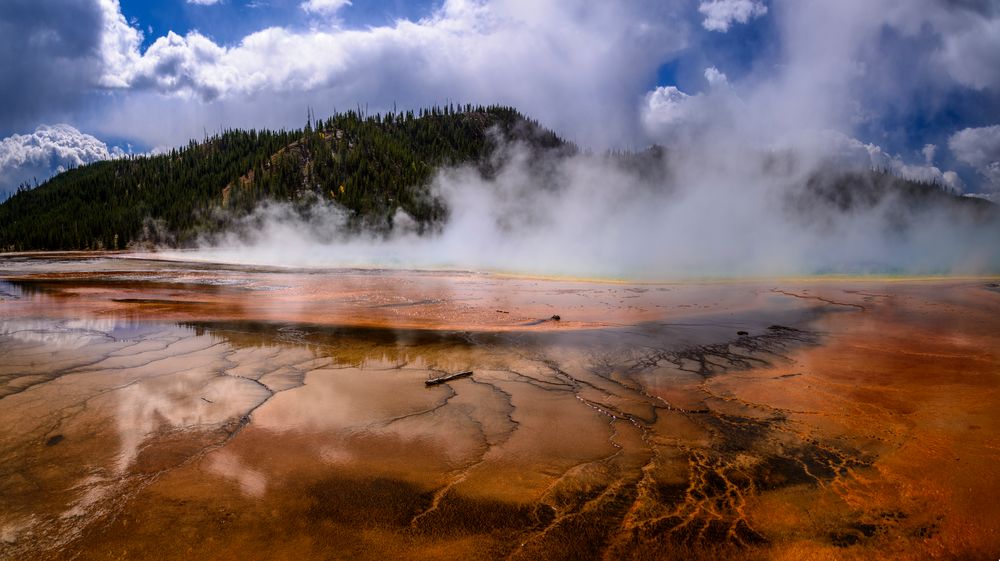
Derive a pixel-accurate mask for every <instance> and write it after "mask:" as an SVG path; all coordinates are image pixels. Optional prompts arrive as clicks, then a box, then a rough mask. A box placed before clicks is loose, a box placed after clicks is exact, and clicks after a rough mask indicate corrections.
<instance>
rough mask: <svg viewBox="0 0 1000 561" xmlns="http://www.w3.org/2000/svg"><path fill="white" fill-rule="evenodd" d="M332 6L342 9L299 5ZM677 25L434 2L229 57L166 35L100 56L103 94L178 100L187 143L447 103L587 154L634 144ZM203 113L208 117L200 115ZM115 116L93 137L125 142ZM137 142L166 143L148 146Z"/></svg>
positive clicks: (567, 7) (671, 13) (255, 38)
mask: <svg viewBox="0 0 1000 561" xmlns="http://www.w3.org/2000/svg"><path fill="white" fill-rule="evenodd" d="M102 1H104V2H113V1H114V0H102ZM336 4H341V5H342V3H339V2H329V1H328V2H320V1H319V0H316V1H314V2H312V3H309V4H307V6H308V7H311V8H312V7H315V8H317V9H318V8H320V7H329V8H333V7H334V6H335V5H336ZM679 13H680V7H679V6H678V5H675V4H674V3H662V2H657V1H654V0H631V1H629V2H625V3H615V4H605V3H592V2H587V1H584V0H570V1H569V2H566V1H557V0H539V1H535V2H525V1H524V0H492V1H483V0H476V1H473V0H448V1H446V2H444V3H443V4H442V5H441V6H439V7H438V8H436V9H435V10H434V11H433V12H432V13H431V14H429V15H428V16H427V17H425V18H423V19H420V20H417V21H410V20H398V21H395V22H393V23H392V24H389V25H385V26H380V27H372V28H366V29H344V28H341V27H339V25H336V24H332V25H328V24H326V23H315V24H314V25H313V26H312V27H311V28H308V29H292V28H283V27H271V28H267V29H263V30H260V31H257V32H255V33H252V34H250V35H247V36H245V37H243V38H242V39H241V40H240V41H239V42H237V43H236V44H232V45H225V44H220V43H216V42H215V41H213V40H211V39H209V38H208V37H206V36H204V35H202V34H199V33H197V32H190V33H187V34H185V35H179V34H176V33H168V34H167V35H166V36H163V37H160V38H157V39H156V40H155V41H153V42H152V44H151V45H150V46H149V47H148V48H147V49H146V50H145V52H142V53H140V52H139V50H138V47H135V48H131V49H124V50H116V49H108V50H109V52H110V53H111V54H112V55H114V56H109V59H111V60H112V62H110V63H109V64H107V65H106V67H107V71H108V74H107V76H106V77H105V79H104V83H105V84H106V85H107V86H109V87H114V88H120V89H122V90H129V91H130V92H132V93H130V96H132V97H131V99H132V100H136V99H138V98H136V97H135V95H136V94H135V93H134V92H136V91H153V92H157V93H159V94H163V95H164V96H166V97H174V98H177V97H179V98H184V99H187V100H189V101H190V103H189V104H187V105H185V106H184V108H185V112H188V113H195V114H196V115H192V117H191V121H192V125H193V126H191V127H190V129H191V130H188V131H187V132H188V134H192V133H193V134H198V131H200V130H201V127H202V125H203V124H204V121H203V120H202V122H197V123H195V122H196V121H198V120H199V119H204V118H205V115H207V116H208V117H207V118H209V119H215V118H218V116H219V115H225V116H226V117H227V119H228V120H227V122H226V123H225V124H226V125H227V126H231V125H234V124H239V125H241V126H243V125H245V126H261V123H260V119H261V115H262V113H265V112H264V111H262V108H263V107H266V108H267V111H266V112H267V113H268V114H270V115H274V114H282V115H288V114H293V115H295V121H293V123H296V124H297V123H299V122H300V121H299V118H298V116H299V115H301V114H302V113H303V112H304V108H305V107H306V106H307V105H310V106H312V107H313V108H314V109H315V110H317V112H318V113H319V114H323V113H327V112H331V111H332V110H333V109H334V108H340V109H343V108H346V107H354V106H356V105H357V104H358V103H362V104H370V105H371V106H372V109H373V110H378V109H386V108H389V107H392V106H393V105H394V102H397V101H398V102H400V104H401V105H403V106H404V107H413V108H415V107H419V106H426V105H429V104H433V103H445V102H447V101H449V100H450V101H454V102H475V103H479V102H482V103H504V104H510V105H514V106H516V107H518V108H519V109H521V110H522V111H524V112H526V113H528V114H530V115H532V116H535V117H536V118H540V119H541V120H542V121H543V123H544V124H546V125H548V126H551V127H553V128H556V129H557V130H558V131H559V132H561V133H563V134H566V135H568V136H570V137H571V138H572V139H573V140H577V141H584V142H586V143H587V144H589V145H591V146H596V147H601V146H606V145H614V144H616V143H624V142H630V141H632V140H633V139H634V138H635V136H636V135H635V133H636V130H637V128H638V127H637V125H638V120H637V118H636V113H635V99H636V97H637V96H638V95H639V94H640V92H642V91H643V89H644V86H645V84H647V83H648V80H649V77H650V76H651V75H653V74H655V72H656V68H657V67H658V66H659V65H660V64H662V62H663V60H664V59H665V58H666V57H668V56H669V55H670V54H671V53H673V52H676V51H677V50H678V49H680V48H682V47H683V46H684V45H685V44H686V24H685V22H684V20H683V18H681V17H679V16H678V15H677V14H679ZM116 21H117V20H116ZM116 37H118V39H117V40H116V41H114V42H113V43H114V44H116V45H126V44H133V45H138V42H137V41H135V37H134V36H129V35H128V34H121V33H119V34H118V35H116ZM609 45H614V48H609ZM115 61H117V62H115ZM148 101H150V100H149V98H145V99H143V103H146V102H148ZM199 102H200V103H199ZM216 102H217V104H218V105H219V106H220V107H212V108H211V109H204V108H205V103H216ZM138 103H139V102H138V101H136V104H137V106H136V109H135V110H136V111H137V113H142V114H143V116H144V118H146V119H147V120H146V121H145V122H143V123H137V124H136V123H130V126H131V127H133V129H138V128H140V127H141V128H143V129H145V130H147V131H149V130H150V129H162V128H163V127H160V126H159V125H157V124H153V123H152V122H151V121H149V120H148V107H147V108H146V110H145V111H143V109H142V108H140V107H138ZM127 105H128V103H122V104H117V105H116V112H115V113H116V114H115V115H112V116H110V120H109V121H108V122H107V123H102V122H98V121H96V120H95V122H94V127H101V128H99V129H97V128H95V130H102V131H104V132H106V133H109V134H114V135H121V136H135V130H123V129H121V128H117V127H116V128H115V129H114V130H111V127H113V126H116V124H118V123H123V122H124V118H123V117H122V115H127V114H128V113H129V111H130V108H129V107H128V106H127ZM223 105H224V106H225V107H224V108H222V107H221V106H223ZM595 115H600V116H601V117H600V119H596V118H593V116H595ZM137 117H138V115H137ZM171 119H172V120H174V121H177V120H178V116H177V115H173V116H171ZM240 119H244V120H242V121H241V120H240ZM234 121H235V123H234ZM288 124H289V122H288V121H287V120H286V121H284V122H282V123H279V125H280V126H288ZM170 126H172V125H170V124H168V127H167V128H169V127H170ZM154 134H155V133H154ZM140 138H142V140H144V141H146V142H148V143H149V144H162V143H165V142H169V141H171V139H166V138H162V137H155V138H150V133H146V134H145V135H143V136H141V137H140ZM172 140H173V141H174V142H177V141H181V142H182V141H183V138H181V139H172Z"/></svg>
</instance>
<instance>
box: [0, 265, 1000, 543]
mask: <svg viewBox="0 0 1000 561" xmlns="http://www.w3.org/2000/svg"><path fill="white" fill-rule="evenodd" d="M993 282H995V281H990V280H983V279H966V280H958V279H954V280H944V279H941V280H934V281H916V280H913V281H899V280H896V281H876V280H824V281H753V282H749V281H748V282H726V283H704V284H701V285H691V284H635V285H629V284H623V283H614V284H610V283H596V282H582V281H559V280H541V279H526V278H510V277H498V276H493V275H484V274H474V273H467V272H436V273H427V272H400V271H346V270H337V271H288V270H262V269H245V268H237V267H224V266H213V265H206V264H191V263H179V262H157V261H146V260H137V259H121V258H117V257H114V256H97V255H65V256H59V257H45V258H35V257H26V256H18V257H6V258H0V356H2V359H0V423H2V426H3V427H5V428H4V430H3V431H2V432H0V558H3V559H63V558H65V559H119V558H149V559H188V558H203V559H237V558H249V559H302V558H318V559H328V558H330V559H333V558H352V559H355V558H357V559H367V558H391V559H469V558H486V559H490V558H497V559H499V558H512V559H557V558H558V559H562V558H565V559H581V558H596V557H604V558H609V559H673V558H678V559H690V558H698V557H704V558H719V557H735V558H761V559H810V558H814V559H826V558H831V559H833V558H835V559H845V558H846V559H853V558H856V559H872V558H887V559H890V558H891V559H907V558H911V559H923V558H929V557H939V558H949V557H953V558H973V557H979V558H990V556H992V557H996V556H997V552H998V551H1000V535H998V533H997V528H998V527H1000V485H997V484H996V480H995V477H994V476H993V475H992V473H993V471H994V466H995V465H997V460H998V459H1000V447H998V446H997V445H996V443H995V439H993V438H992V435H993V434H995V431H996V430H997V429H998V428H1000V426H998V425H1000V422H998V420H1000V413H998V407H997V406H998V405H1000V395H998V388H1000V329H998V327H1000V292H998V291H996V290H995V288H993V287H991V286H990V284H991V283H993ZM555 314H558V315H559V316H560V320H559V321H555V320H553V319H551V316H553V315H555ZM462 370H472V371H473V372H474V374H473V375H472V376H471V377H468V378H462V379H457V380H454V381H451V382H448V383H445V384H441V385H437V386H431V387H427V386H425V384H424V381H425V380H427V379H428V378H432V377H437V376H440V375H442V374H443V373H450V372H457V371H462Z"/></svg>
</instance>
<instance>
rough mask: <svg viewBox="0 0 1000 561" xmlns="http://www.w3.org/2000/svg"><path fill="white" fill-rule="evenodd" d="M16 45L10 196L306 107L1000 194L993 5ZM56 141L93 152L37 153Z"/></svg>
mask: <svg viewBox="0 0 1000 561" xmlns="http://www.w3.org/2000/svg"><path fill="white" fill-rule="evenodd" d="M0 43H2V44H0V53H2V54H0V62H2V63H3V64H0V102H2V103H0V139H3V140H2V144H0V191H4V190H9V189H10V186H11V185H12V184H14V183H16V182H17V181H20V179H19V178H22V177H23V176H25V174H26V173H29V172H30V173H31V174H33V175H32V176H31V177H36V176H38V175H39V174H40V175H42V176H43V177H44V176H45V175H46V174H47V173H51V172H52V171H54V170H57V169H59V168H60V167H63V168H64V167H66V166H67V165H76V164H77V163H78V161H88V158H97V157H103V156H104V155H107V156H108V157H113V155H114V154H115V153H116V152H115V151H114V150H113V149H114V148H115V147H116V146H117V147H121V148H122V149H124V150H126V151H128V150H129V149H130V148H131V150H133V151H137V152H141V151H147V150H151V149H155V148H163V147H168V146H173V145H179V144H183V143H185V142H186V141H187V139H189V138H192V137H194V138H198V137H201V136H202V135H203V134H204V131H215V130H219V129H220V128H225V127H281V126H284V127H288V126H299V125H301V124H302V122H303V121H304V115H305V111H306V107H312V108H313V109H314V110H315V112H316V113H317V114H319V115H324V114H328V113H330V112H332V111H334V110H335V109H337V108H340V109H344V108H348V107H354V106H356V105H357V104H367V105H368V106H369V108H371V109H372V110H380V109H386V108H390V107H392V106H393V105H394V104H395V105H396V106H397V107H404V108H406V107H412V108H416V107H420V106H425V105H428V104H431V103H442V102H446V101H449V100H451V101H457V102H465V101H469V102H474V103H494V102H497V103H507V104H512V105H515V106H517V107H518V108H520V109H521V110H522V111H524V112H525V113H527V114H529V115H530V116H532V117H534V118H537V119H538V120H540V121H541V122H542V123H543V124H546V125H548V126H550V127H552V128H554V129H555V130H556V131H557V132H559V133H560V134H562V135H564V136H566V137H568V138H570V139H572V140H574V141H576V142H578V143H580V144H583V145H586V146H589V147H592V148H596V149H602V148H608V147H632V148H639V147H643V146H646V145H648V144H650V143H654V142H656V143H660V144H665V145H668V146H670V145H672V144H673V145H679V144H681V143H683V142H685V141H688V140H690V139H697V138H699V137H700V136H699V134H700V133H699V132H698V131H699V130H706V129H719V128H723V129H724V128H726V127H728V128H730V129H732V130H733V131H734V133H733V134H734V135H738V136H739V138H741V139H745V140H746V141H747V142H749V143H754V144H760V145H762V146H769V147H776V146H779V145H782V143H785V144H788V143H790V142H791V143H792V144H795V143H799V144H801V142H799V140H795V141H794V142H793V141H791V140H789V139H801V138H802V137H803V135H805V136H809V137H810V138H812V137H816V136H818V137H822V138H829V137H830V135H831V134H833V135H834V136H835V137H836V138H838V139H839V140H838V141H837V145H836V146H835V147H834V148H835V149H838V150H845V151H847V152H848V154H847V156H848V158H860V159H861V160H864V159H865V158H870V163H871V165H877V166H878V167H890V168H892V169H894V170H896V171H897V172H898V173H900V174H902V175H911V176H914V177H920V178H927V179H929V180H934V181H938V182H942V183H947V184H949V185H952V186H955V187H957V188H960V189H962V190H964V191H966V192H972V193H985V194H990V193H995V192H998V191H1000V54H998V53H1000V8H998V7H997V5H996V4H995V3H994V2H990V1H988V0H969V1H968V2H962V3H957V2H954V3H944V2H938V1H936V0H912V1H910V2H905V3H901V2H899V1H898V0H836V1H834V0H829V1H817V2H801V1H797V0H622V1H621V2H610V3H594V2H589V1H584V0H531V1H529V0H447V1H444V0H441V1H437V2H404V1H401V0H383V1H379V0H371V1H366V0H356V1H354V2H353V3H352V2H346V1H344V0H252V1H247V0H218V1H214V2H213V1H212V0H198V1H188V0H154V1H149V0H64V1H63V2H59V3H39V2H36V1H34V0H5V2H3V3H2V4H0ZM710 78H711V79H710ZM56 124H67V125H70V126H71V129H73V130H77V131H79V136H78V137H76V138H70V139H66V142H65V143H63V144H60V141H59V140H57V139H56V137H55V136H53V135H55V134H56V132H54V131H60V132H59V134H62V133H63V132H65V131H67V130H70V129H66V128H59V129H46V133H45V135H41V136H44V140H40V138H41V136H40V135H38V134H36V133H37V130H38V128H39V127H40V126H45V125H56ZM91 139H93V141H95V142H98V143H104V145H105V147H106V148H107V151H106V154H105V153H102V152H100V151H99V150H98V151H97V152H95V151H93V150H89V148H90V147H91V145H92V141H91ZM928 145H933V146H932V147H928ZM74 147H75V148H74ZM80 147H88V150H84V149H83V148H80ZM834 148H830V149H834ZM74 150H75V151H74ZM95 154H96V155H95ZM46 170H49V171H46Z"/></svg>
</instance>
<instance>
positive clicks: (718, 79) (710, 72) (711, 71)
mask: <svg viewBox="0 0 1000 561" xmlns="http://www.w3.org/2000/svg"><path fill="white" fill-rule="evenodd" d="M705 80H707V81H708V85H710V86H712V87H718V86H728V85H729V78H728V77H726V75H725V74H723V73H722V72H720V71H719V69H718V68H716V67H714V66H709V67H708V68H706V69H705Z"/></svg>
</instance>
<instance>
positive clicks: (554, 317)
mask: <svg viewBox="0 0 1000 561" xmlns="http://www.w3.org/2000/svg"><path fill="white" fill-rule="evenodd" d="M549 319H551V320H552V321H559V320H561V319H562V318H561V317H559V314H556V315H554V316H552V317H551V318H549Z"/></svg>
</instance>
